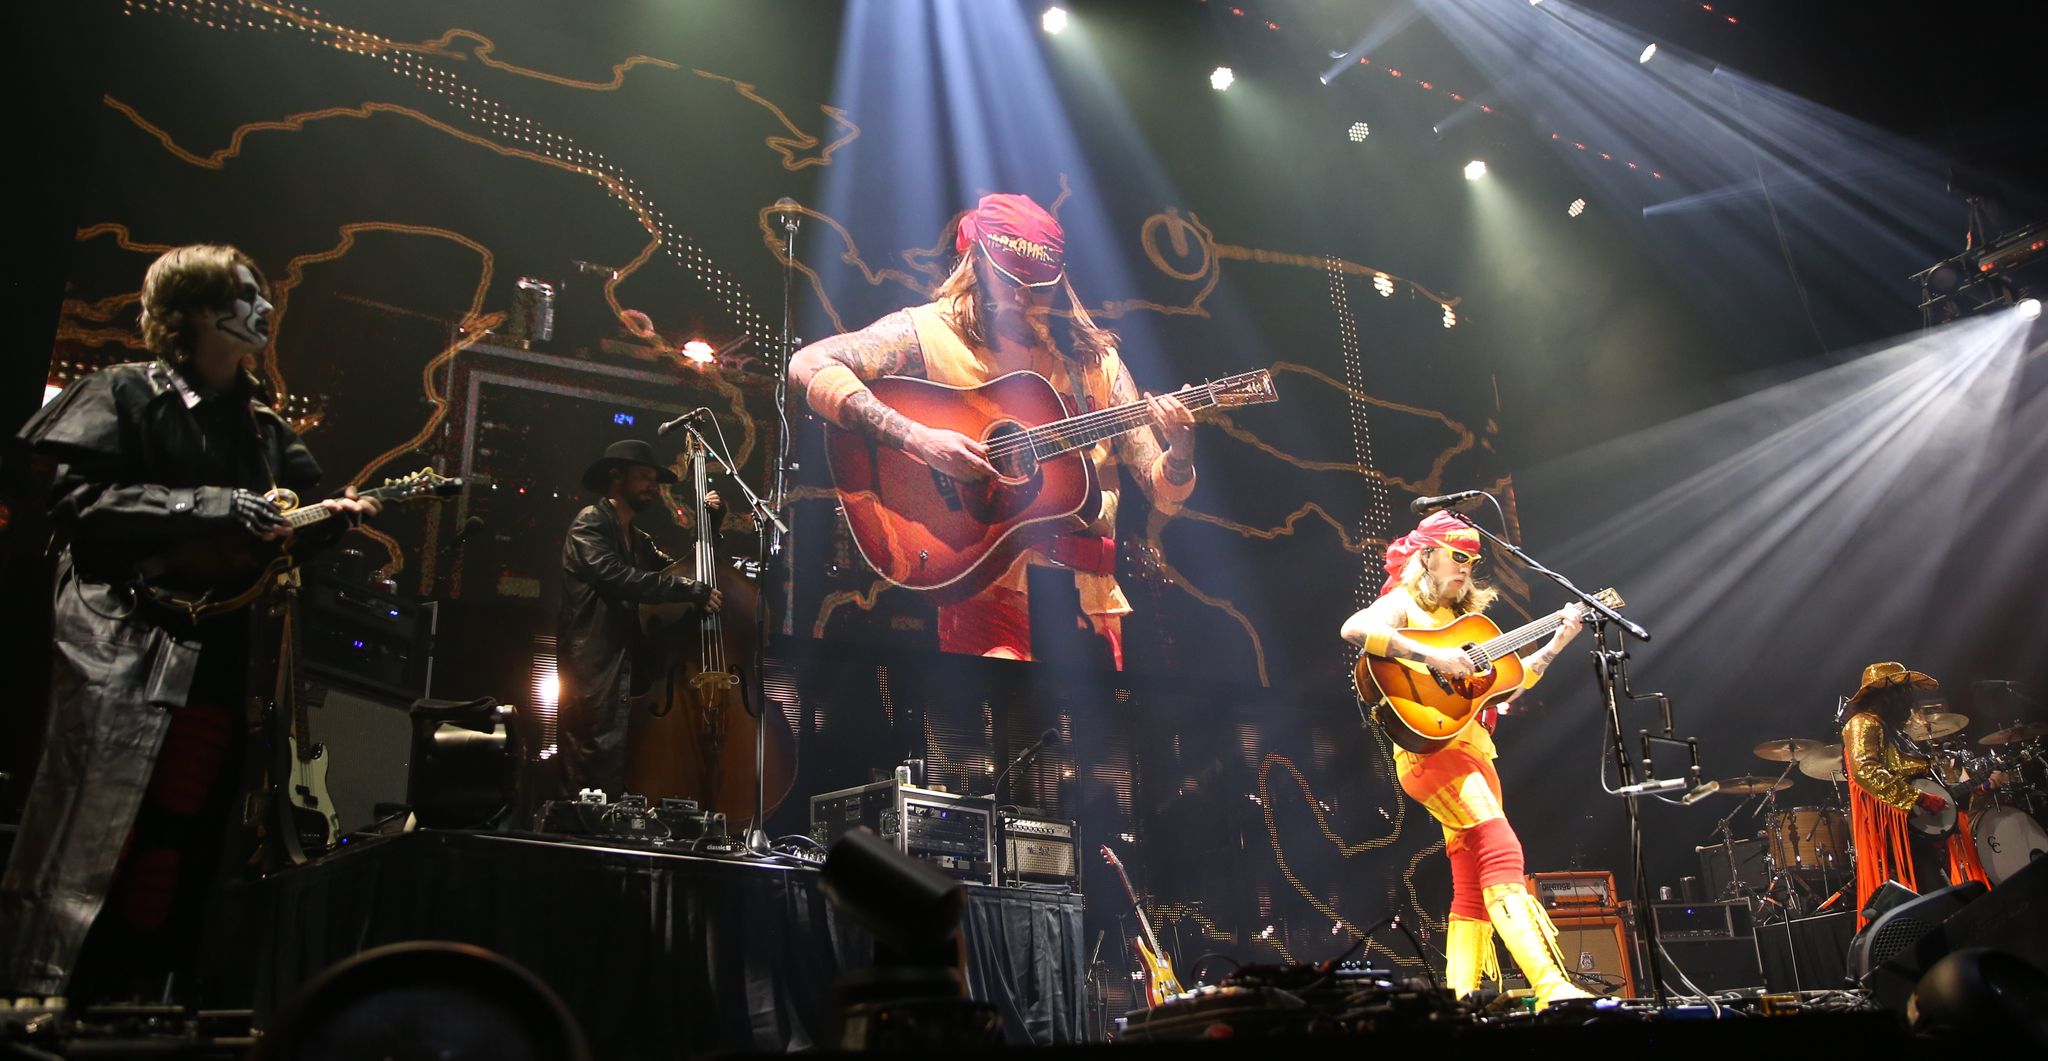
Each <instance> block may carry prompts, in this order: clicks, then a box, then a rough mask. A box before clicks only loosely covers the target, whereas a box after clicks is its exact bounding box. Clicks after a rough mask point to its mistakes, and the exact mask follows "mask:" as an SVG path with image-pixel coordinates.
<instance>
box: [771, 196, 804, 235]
mask: <svg viewBox="0 0 2048 1061" xmlns="http://www.w3.org/2000/svg"><path fill="white" fill-rule="evenodd" d="M775 210H776V212H777V213H780V214H781V215H782V225H783V227H784V228H787V229H789V230H790V231H791V232H795V231H796V230H797V229H799V228H802V227H803V223H804V219H803V215H802V214H801V213H799V212H798V210H799V207H798V206H797V205H796V200H795V199H792V198H790V197H789V196H787V195H785V196H783V197H782V198H780V199H777V200H775Z"/></svg>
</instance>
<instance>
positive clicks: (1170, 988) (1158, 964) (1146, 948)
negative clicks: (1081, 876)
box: [1102, 844, 1182, 1006]
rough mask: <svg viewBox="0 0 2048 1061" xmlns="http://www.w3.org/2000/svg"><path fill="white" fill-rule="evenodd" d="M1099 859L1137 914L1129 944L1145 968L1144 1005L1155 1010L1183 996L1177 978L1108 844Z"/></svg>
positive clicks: (1135, 893)
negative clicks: (1134, 934)
mask: <svg viewBox="0 0 2048 1061" xmlns="http://www.w3.org/2000/svg"><path fill="white" fill-rule="evenodd" d="M1102 857H1103V858H1104V859H1107V860H1108V862H1109V868H1111V869H1113V870H1116V879H1117V880H1120V881H1122V882H1123V885H1124V894H1125V895H1127V896H1130V899H1131V909H1132V910H1134V911H1136V912H1137V915H1138V938H1137V939H1135V940H1132V941H1131V942H1132V944H1133V945H1135V946H1136V947H1137V948H1138V960H1139V961H1140V962H1143V963H1144V966H1145V1004H1146V1005H1150V1006H1157V1005H1159V1004H1161V1003H1163V1002H1165V1001H1166V1000H1167V999H1169V998H1171V997H1173V996H1174V995H1178V994H1180V993H1181V992H1182V988H1181V986H1180V978H1179V977H1177V976H1175V975H1173V963H1172V962H1171V961H1168V960H1167V957H1166V951H1165V950H1164V949H1163V948H1161V947H1160V946H1159V937H1158V936H1156V935H1154V934H1153V933H1152V922H1151V921H1149V920H1146V918H1145V906H1144V904H1143V903H1140V902H1139V901H1138V892H1137V890H1136V889H1134V888H1132V887H1131V878H1130V877H1129V875H1127V874H1125V873H1124V864H1123V862H1122V861H1120V860H1119V859H1118V858H1117V857H1116V852H1114V851H1111V850H1110V849H1109V845H1108V844H1104V845H1102Z"/></svg>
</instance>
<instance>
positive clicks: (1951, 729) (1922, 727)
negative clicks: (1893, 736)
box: [1899, 711, 1970, 740]
mask: <svg viewBox="0 0 2048 1061" xmlns="http://www.w3.org/2000/svg"><path fill="white" fill-rule="evenodd" d="M1969 725H1970V719H1969V717H1968V716H1965V715H1958V714H1956V713H1955V712H1953V711H1930V712H1928V713H1926V714H1924V715H1920V716H1919V717H1917V718H1909V719H1907V720H1906V724H1905V725H1903V726H1900V727H1899V732H1900V733H1903V734H1905V735H1906V736H1907V738H1909V739H1911V740H1940V739H1942V738H1943V737H1949V736H1954V735H1955V734H1957V733H1961V732H1962V731H1963V730H1964V729H1965V728H1967V727H1968V726H1969Z"/></svg>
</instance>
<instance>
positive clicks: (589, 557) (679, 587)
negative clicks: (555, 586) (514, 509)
mask: <svg viewBox="0 0 2048 1061" xmlns="http://www.w3.org/2000/svg"><path fill="white" fill-rule="evenodd" d="M632 540H633V544H632V547H631V549H630V551H629V550H628V549H627V547H626V545H625V542H624V538H623V536H622V535H621V534H620V532H619V517H618V513H616V512H614V511H613V510H612V506H611V504H610V502H607V501H602V500H600V501H599V502H598V503H597V504H594V505H586V506H584V508H583V511H581V512H578V513H576V519H575V520H574V521H573V522H571V523H570V524H569V533H568V535H567V536H566V537H565V538H563V540H562V574H563V576H564V577H563V579H562V608H561V612H560V613H559V616H558V620H557V623H556V633H555V657H556V661H557V662H556V672H557V674H558V675H559V676H560V678H561V683H562V685H561V688H562V692H561V713H562V714H563V715H564V716H568V715H570V714H571V712H573V711H575V710H576V709H577V707H578V706H580V705H582V704H588V703H598V702H603V701H607V700H620V699H624V698H625V697H626V696H627V695H629V694H631V693H634V692H638V691H640V690H638V689H636V688H634V685H633V657H634V655H635V652H636V650H637V648H638V647H639V638H640V609H639V606H640V605H642V604H662V603H668V602H675V601H681V602H685V603H689V604H700V605H701V604H703V603H704V602H705V601H707V600H709V599H710V597H711V587H709V586H707V585H705V584H704V583H702V582H698V581H696V580H695V579H690V578H682V577H678V576H674V575H665V574H662V573H661V570H662V568H665V567H667V566H668V565H669V564H670V563H672V562H673V561H672V560H670V558H669V557H668V556H667V555H666V554H664V553H663V552H662V551H661V550H660V549H658V548H656V547H655V544H654V539H653V538H652V537H649V536H648V534H647V532H646V531H644V530H641V529H640V528H638V527H635V528H633V533H632Z"/></svg>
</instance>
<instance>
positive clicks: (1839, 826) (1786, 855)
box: [1768, 807, 1850, 872]
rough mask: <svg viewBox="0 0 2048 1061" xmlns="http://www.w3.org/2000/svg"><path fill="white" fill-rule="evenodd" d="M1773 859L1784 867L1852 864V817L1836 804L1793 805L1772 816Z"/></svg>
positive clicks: (1770, 831) (1814, 867) (1782, 869)
mask: <svg viewBox="0 0 2048 1061" xmlns="http://www.w3.org/2000/svg"><path fill="white" fill-rule="evenodd" d="M1768 832H1769V836H1770V841H1771V860H1772V861H1773V862H1774V863H1776V865H1777V868H1778V869H1779V870H1780V871H1781V872H1782V871H1784V870H1800V869H1812V870H1825V869H1835V868H1837V867H1842V866H1847V865H1848V864H1849V835H1850V834H1849V816H1848V815H1846V814H1844V813H1842V811H1841V810H1840V809H1839V808H1836V807H1794V808H1792V809H1791V810H1788V811H1779V812H1778V813H1776V814H1774V815H1772V816H1771V823H1770V828H1769V831H1768Z"/></svg>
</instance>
